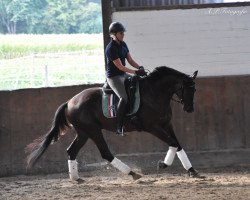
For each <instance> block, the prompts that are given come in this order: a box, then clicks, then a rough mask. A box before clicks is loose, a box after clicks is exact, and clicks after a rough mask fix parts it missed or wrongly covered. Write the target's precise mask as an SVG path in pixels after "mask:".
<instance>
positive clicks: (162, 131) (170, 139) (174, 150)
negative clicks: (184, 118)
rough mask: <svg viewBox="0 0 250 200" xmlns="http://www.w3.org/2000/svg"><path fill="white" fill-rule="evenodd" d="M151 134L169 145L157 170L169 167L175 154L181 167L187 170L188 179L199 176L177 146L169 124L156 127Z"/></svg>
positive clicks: (184, 153)
mask: <svg viewBox="0 0 250 200" xmlns="http://www.w3.org/2000/svg"><path fill="white" fill-rule="evenodd" d="M152 134H153V135H155V136H156V137H158V138H159V139H161V140H162V141H164V142H166V143H167V144H168V145H169V150H168V152H167V154H166V156H165V159H164V160H163V161H161V160H160V161H159V162H158V166H157V167H158V169H164V168H167V167H168V166H171V165H172V163H173V161H174V158H175V154H177V156H178V158H179V159H180V161H181V163H182V165H183V167H184V168H185V169H186V170H187V172H188V175H189V176H190V177H198V176H199V174H198V172H197V171H196V170H195V169H194V168H193V167H192V164H191V162H190V160H189V158H188V156H187V154H186V152H185V151H184V149H183V148H182V147H181V145H180V144H179V142H178V140H177V138H176V136H175V133H174V130H173V127H172V125H171V124H169V125H167V126H165V127H161V126H158V127H157V128H156V131H154V132H153V133H152Z"/></svg>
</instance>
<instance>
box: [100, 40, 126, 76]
mask: <svg viewBox="0 0 250 200" xmlns="http://www.w3.org/2000/svg"><path fill="white" fill-rule="evenodd" d="M128 52H129V50H128V46H127V44H126V43H125V42H120V44H118V43H117V42H115V41H114V40H112V39H111V41H110V42H109V44H108V45H107V47H106V49H105V57H106V60H107V66H106V76H107V78H111V77H114V76H117V75H122V74H124V73H125V72H123V71H121V70H119V69H118V68H117V67H116V66H115V64H114V63H113V61H114V60H116V59H117V58H120V60H121V62H122V64H123V65H124V66H125V65H126V57H127V54H128Z"/></svg>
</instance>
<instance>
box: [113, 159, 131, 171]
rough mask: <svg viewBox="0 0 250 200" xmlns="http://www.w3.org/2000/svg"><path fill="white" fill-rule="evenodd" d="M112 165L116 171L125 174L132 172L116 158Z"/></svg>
mask: <svg viewBox="0 0 250 200" xmlns="http://www.w3.org/2000/svg"><path fill="white" fill-rule="evenodd" d="M111 165H113V166H114V167H115V168H116V169H118V170H120V171H121V172H122V173H124V174H129V172H131V168H130V167H129V166H128V165H126V164H124V163H123V162H122V161H120V160H119V159H117V158H116V157H115V158H114V159H113V160H112V162H111Z"/></svg>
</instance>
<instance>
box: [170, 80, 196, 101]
mask: <svg viewBox="0 0 250 200" xmlns="http://www.w3.org/2000/svg"><path fill="white" fill-rule="evenodd" d="M184 87H186V88H192V87H195V83H193V84H192V85H189V86H187V85H184V84H182V85H181V87H179V88H178V89H177V90H175V92H174V94H176V93H177V92H178V91H180V90H181V97H179V99H174V98H173V97H172V98H171V100H172V101H174V102H177V103H180V104H182V105H183V104H184V101H183V98H184ZM195 91H196V90H195ZM176 96H178V95H177V94H176Z"/></svg>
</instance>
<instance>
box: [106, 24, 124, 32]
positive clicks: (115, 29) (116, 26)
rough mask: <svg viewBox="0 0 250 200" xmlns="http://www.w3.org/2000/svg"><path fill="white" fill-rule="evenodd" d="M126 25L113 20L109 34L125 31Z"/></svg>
mask: <svg viewBox="0 0 250 200" xmlns="http://www.w3.org/2000/svg"><path fill="white" fill-rule="evenodd" d="M125 31H126V29H125V27H124V26H123V25H122V24H121V23H120V22H112V23H111V24H110V26H109V34H116V33H118V32H125Z"/></svg>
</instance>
